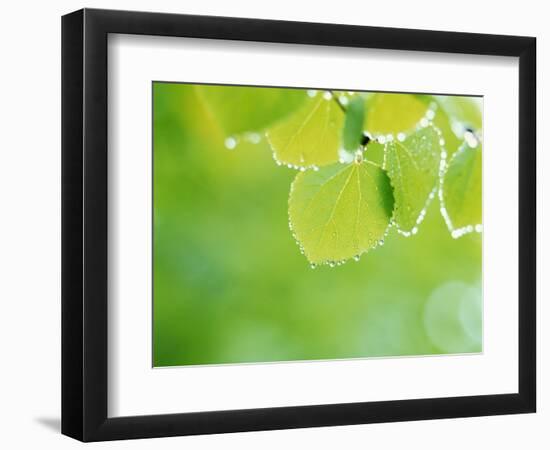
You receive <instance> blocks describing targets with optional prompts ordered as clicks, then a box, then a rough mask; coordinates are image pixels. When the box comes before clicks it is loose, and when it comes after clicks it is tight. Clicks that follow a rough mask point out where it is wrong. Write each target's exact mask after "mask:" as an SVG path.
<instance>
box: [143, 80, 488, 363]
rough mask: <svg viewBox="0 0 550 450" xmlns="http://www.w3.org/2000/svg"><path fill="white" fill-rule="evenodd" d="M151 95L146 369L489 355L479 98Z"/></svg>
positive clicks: (184, 90) (335, 91) (179, 90)
mask: <svg viewBox="0 0 550 450" xmlns="http://www.w3.org/2000/svg"><path fill="white" fill-rule="evenodd" d="M151 85H152V88H151V92H152V93H151V95H152V122H153V123H152V135H153V139H152V147H153V148H152V167H153V174H152V192H153V202H152V203H153V204H152V211H151V220H152V229H153V241H152V242H153V243H152V246H153V249H152V254H153V260H152V273H153V295H152V303H153V304H152V309H153V323H152V327H153V333H152V335H153V346H152V349H153V355H152V361H153V363H152V365H153V367H155V368H161V367H174V366H194V365H221V364H243V363H274V362H298V361H302V362H307V361H319V360H345V359H351V358H395V357H433V356H439V357H442V356H443V355H449V354H465V355H467V354H471V355H476V354H480V353H483V349H484V348H483V296H482V285H483V273H482V272H483V271H482V257H483V253H482V247H483V220H482V215H483V214H482V212H483V209H482V184H483V183H482V181H483V180H482V160H483V153H482V147H483V120H482V119H483V96H481V95H480V96H466V95H461V94H460V93H457V94H456V95H439V94H437V93H418V92H377V91H353V90H351V91H350V90H346V89H345V87H344V88H343V87H338V88H323V89H321V88H307V87H305V88H294V87H293V88H289V87H264V86H243V85H239V86H236V85H212V84H196V83H186V82H181V81H174V80H168V81H164V80H162V81H158V80H154V81H152V83H151Z"/></svg>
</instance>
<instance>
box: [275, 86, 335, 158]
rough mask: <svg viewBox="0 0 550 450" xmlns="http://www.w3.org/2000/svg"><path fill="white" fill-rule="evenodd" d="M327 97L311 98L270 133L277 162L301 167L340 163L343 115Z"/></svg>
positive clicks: (328, 96)
mask: <svg viewBox="0 0 550 450" xmlns="http://www.w3.org/2000/svg"><path fill="white" fill-rule="evenodd" d="M326 94H327V95H321V94H320V93H319V94H317V96H315V97H314V98H310V99H309V100H307V101H306V103H305V105H304V106H303V107H301V108H300V109H299V110H298V111H296V112H295V113H294V114H292V115H291V116H289V117H288V118H287V119H285V120H283V121H281V122H279V123H277V124H276V125H274V126H273V127H271V128H270V129H268V130H267V138H268V140H269V143H270V144H271V147H272V149H273V153H274V157H275V159H276V161H278V162H280V163H282V164H287V165H292V166H299V167H312V166H325V165H328V164H332V163H334V162H336V161H338V149H339V146H340V135H341V130H342V126H343V122H344V113H343V112H342V110H341V109H340V106H338V104H337V103H336V101H335V100H334V99H333V98H332V96H331V95H330V94H328V93H326Z"/></svg>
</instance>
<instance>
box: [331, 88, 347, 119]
mask: <svg viewBox="0 0 550 450" xmlns="http://www.w3.org/2000/svg"><path fill="white" fill-rule="evenodd" d="M329 92H330V93H331V94H332V98H333V99H334V101H335V102H336V104H337V105H338V106H339V107H340V109H341V110H342V112H343V113H344V114H346V108H345V107H344V105H342V103H340V97H339V96H338V95H336V94H335V93H334V91H329Z"/></svg>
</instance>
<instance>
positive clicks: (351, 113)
mask: <svg viewBox="0 0 550 450" xmlns="http://www.w3.org/2000/svg"><path fill="white" fill-rule="evenodd" d="M364 120H365V99H364V98H363V97H361V96H354V97H353V98H352V100H351V101H350V102H349V103H348V105H347V107H346V118H345V119H344V132H343V136H342V138H343V139H342V141H343V145H344V149H345V150H347V151H348V152H351V153H354V152H355V151H356V150H357V149H358V148H359V146H360V144H361V139H362V137H363V122H364Z"/></svg>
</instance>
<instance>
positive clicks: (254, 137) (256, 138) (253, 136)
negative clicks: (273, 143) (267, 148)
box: [246, 133, 262, 144]
mask: <svg viewBox="0 0 550 450" xmlns="http://www.w3.org/2000/svg"><path fill="white" fill-rule="evenodd" d="M246 139H247V140H248V142H250V143H252V144H259V143H260V141H261V140H262V137H261V136H260V135H259V134H258V133H248V134H247V135H246Z"/></svg>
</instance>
